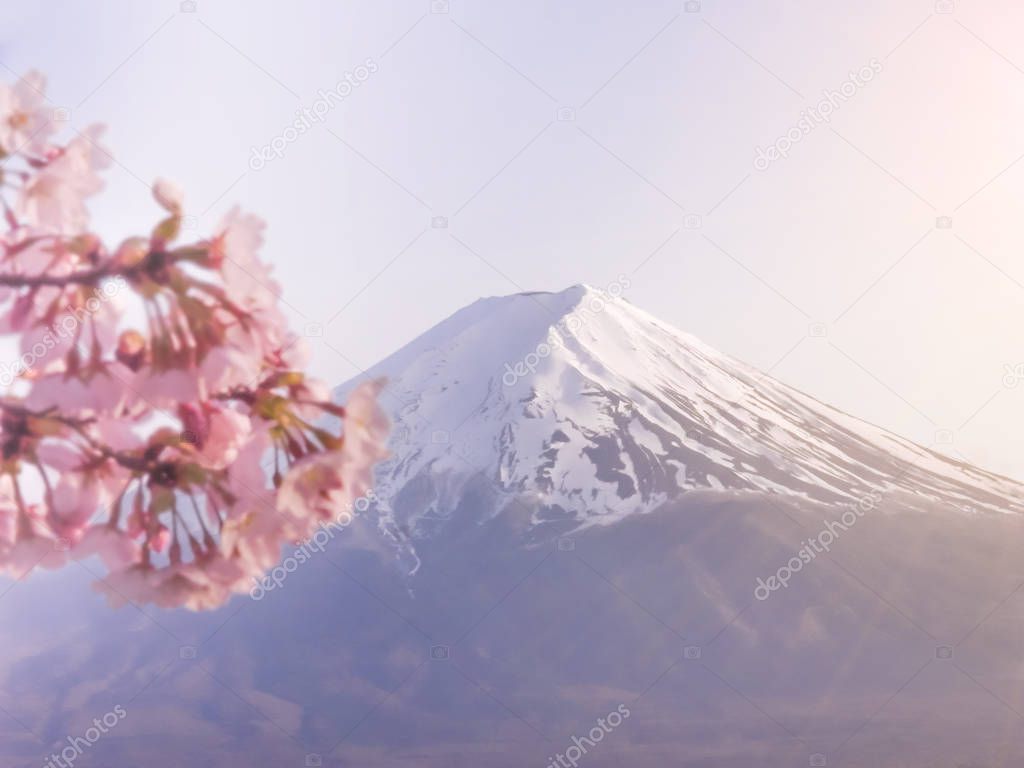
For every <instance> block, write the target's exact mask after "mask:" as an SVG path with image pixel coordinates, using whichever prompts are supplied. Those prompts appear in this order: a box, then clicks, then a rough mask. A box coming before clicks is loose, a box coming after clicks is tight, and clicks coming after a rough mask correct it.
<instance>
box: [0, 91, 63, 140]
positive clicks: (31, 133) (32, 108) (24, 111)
mask: <svg viewBox="0 0 1024 768" xmlns="http://www.w3.org/2000/svg"><path fill="white" fill-rule="evenodd" d="M45 91H46V78H45V77H43V76H42V75H41V74H40V73H39V72H29V73H28V74H26V75H25V76H24V77H22V78H21V79H19V80H18V81H17V82H15V83H14V85H7V84H4V83H0V148H2V149H3V150H4V151H5V152H6V153H7V154H14V153H17V152H28V153H31V154H39V153H41V152H42V151H44V150H45V147H46V141H47V139H48V138H49V137H50V136H51V135H52V134H53V133H54V131H55V130H56V126H55V125H54V122H53V110H52V109H50V108H48V107H47V106H46V97H45V96H44V95H43V94H44V92H45Z"/></svg>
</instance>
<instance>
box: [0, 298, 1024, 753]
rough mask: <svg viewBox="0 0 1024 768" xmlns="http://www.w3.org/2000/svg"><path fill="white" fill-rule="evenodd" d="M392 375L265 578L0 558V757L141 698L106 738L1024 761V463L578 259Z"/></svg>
mask: <svg viewBox="0 0 1024 768" xmlns="http://www.w3.org/2000/svg"><path fill="white" fill-rule="evenodd" d="M366 375H367V376H379V375H386V376H387V377H388V378H389V382H390V383H389V385H388V387H387V389H386V390H385V394H384V404H385V406H386V407H387V408H388V409H389V410H390V411H391V413H392V415H393V417H394V419H395V434H394V438H393V440H392V444H391V451H392V454H393V458H392V459H391V460H390V461H389V462H388V463H387V464H386V465H383V466H381V467H380V468H379V471H378V477H377V484H376V494H377V497H378V498H379V499H380V504H379V505H378V506H377V507H376V508H374V509H372V510H370V511H369V512H367V513H366V514H364V515H360V516H357V518H356V520H355V522H354V523H353V524H351V525H349V526H347V527H345V528H343V529H338V530H335V531H334V532H333V535H332V537H331V541H330V542H329V543H328V544H327V545H326V546H325V547H323V548H322V549H321V548H319V547H318V548H315V549H314V548H310V547H309V546H306V548H305V549H301V550H295V551H285V552H284V553H283V556H284V558H285V559H284V561H283V563H282V566H281V569H280V570H279V571H278V572H277V573H276V575H275V578H276V582H275V583H274V585H273V588H269V587H268V588H267V589H266V590H265V591H264V593H263V594H258V595H255V596H254V597H253V598H249V597H245V596H239V597H238V598H236V599H235V600H234V601H233V602H232V603H231V604H229V605H228V606H226V607H225V608H223V609H222V610H220V611H216V612H212V613H203V614H191V613H187V612H183V611H172V612H168V611H158V610H155V609H152V608H150V607H141V608H138V609H136V608H134V607H130V606H129V607H127V608H124V609H122V610H120V611H112V610H111V609H110V608H109V607H108V606H107V604H106V602H105V600H104V599H103V598H102V597H101V596H100V595H98V594H95V593H94V592H92V591H91V589H90V586H89V585H90V582H91V581H92V580H93V576H92V575H91V574H88V573H84V572H82V573H76V572H74V570H65V571H62V572H59V573H53V574H43V575H37V574H33V575H32V576H31V577H30V578H28V579H24V580H22V581H20V582H10V583H4V584H0V648H2V649H3V653H2V654H0V763H2V764H3V765H10V766H12V767H13V768H30V767H32V766H38V765H42V764H45V762H46V760H47V759H48V758H46V757H44V755H47V754H49V753H50V752H52V751H58V752H59V751H60V749H61V748H62V747H63V746H66V745H67V739H69V738H72V737H76V736H81V735H82V734H85V733H86V732H87V729H88V728H89V727H90V725H91V724H92V721H93V718H97V717H100V718H102V717H103V714H104V713H108V712H111V711H113V710H114V708H115V707H116V706H122V707H123V708H124V710H125V711H126V713H127V716H126V717H125V718H124V719H123V721H121V722H120V723H119V724H118V725H117V726H116V728H115V729H113V730H112V731H111V733H109V734H106V735H104V736H103V737H102V738H101V739H99V740H98V741H96V742H95V743H94V744H91V746H88V748H87V750H88V751H87V754H85V755H84V756H83V757H82V763H81V764H82V765H85V764H86V762H88V763H89V764H91V765H118V766H120V765H146V766H149V768H172V767H176V766H180V765H198V766H219V765H225V764H227V765H247V766H254V768H280V766H303V765H305V766H314V767H315V766H329V767H330V768H338V767H340V766H374V768H450V767H451V766H469V765H473V766H485V767H486V768H522V766H529V765H536V766H538V767H539V768H540V767H549V766H559V768H566V766H572V768H580V766H585V767H586V768H591V767H592V768H622V767H624V766H625V767H626V768H655V767H658V768H660V767H661V766H665V765H679V766H688V767H694V768H697V767H699V768H779V766H812V768H813V766H828V768H836V767H838V768H867V766H876V765H885V766H894V767H900V768H982V766H988V767H992V766H1019V765H1024V740H1022V739H1021V738H1020V735H1019V734H1020V720H1021V719H1024V664H1022V662H1021V654H1020V648H1021V644H1022V642H1024V557H1022V553H1024V515H1021V514H1020V513H1021V507H1022V504H1024V494H1022V489H1021V486H1019V485H1017V484H1016V483H1014V482H1012V481H1010V480H1008V479H1005V478H1000V477H997V476H995V475H991V474H989V473H986V472H984V471H982V470H979V469H976V468H973V467H969V466H965V465H962V464H957V463H955V462H952V461H950V460H948V459H946V458H943V457H942V456H939V455H937V454H935V453H933V452H931V451H929V450H927V449H925V448H922V447H920V446H916V445H914V444H912V443H910V442H908V441H906V440H903V439H901V438H899V437H897V436H895V435H893V434H890V433H888V432H886V431H884V430H881V429H878V428H877V427H873V426H871V425H869V424H866V423H864V422H861V421H858V420H857V419H854V418H852V417H850V416H847V415H845V414H842V413H840V412H839V411H836V410H835V409H833V408H830V407H828V406H826V405H823V404H821V403H819V402H817V401H815V400H813V399H812V398H810V397H808V396H806V395H803V394H801V393H799V392H797V391H795V390H793V389H791V388H789V387H786V386H784V385H782V384H781V383H779V382H777V381H774V380H773V379H771V378H769V377H765V376H762V375H761V374H759V373H758V372H757V371H756V370H754V369H752V368H750V367H748V366H745V365H743V364H742V363H739V362H737V361H735V360H732V359H730V358H728V357H727V356H725V355H722V354H719V353H717V352H715V351H714V350H712V349H710V348H708V347H707V346H706V345H704V344H702V343H700V342H699V341H697V340H696V339H694V338H692V337H690V336H687V335H686V334H683V333H681V332H679V331H677V330H674V329H672V328H670V327H668V326H667V325H665V324H664V323H661V322H659V321H658V320H656V319H654V318H652V317H650V316H649V315H647V314H645V313H644V312H642V311H640V310H639V309H636V308H635V307H633V306H632V305H631V304H629V303H628V302H626V301H625V300H624V299H622V298H621V297H616V296H614V295H612V293H611V292H610V291H609V292H608V293H606V292H601V291H595V290H593V289H591V288H587V287H584V286H576V287H573V288H570V289H568V290H566V291H563V292H561V293H532V294H519V295H515V296H508V297H500V298H490V299H483V300H481V301H478V302H476V303H475V304H472V305H471V306H469V307H466V308H465V309H463V310H461V311H459V312H457V313H455V314H454V315H452V316H451V317H450V318H449V319H447V320H445V321H444V322H442V323H440V324H439V325H437V326H436V327H435V328H433V329H431V330H428V331H427V332H426V333H425V334H424V335H422V336H421V337H419V338H418V339H416V340H414V341H413V342H412V343H410V344H408V345H407V346H405V347H404V348H402V349H401V350H399V351H397V352H396V353H395V354H394V355H392V356H390V357H389V358H387V359H386V360H384V361H382V362H381V363H380V364H379V365H376V366H374V367H373V368H372V369H371V370H370V371H368V372H367V374H366ZM361 378H362V377H361ZM353 385H354V382H350V383H349V384H347V385H345V386H342V387H340V388H339V390H338V397H339V399H344V396H345V392H346V391H347V390H348V389H350V388H351V386H353ZM76 570H77V569H76ZM624 712H628V717H627V716H625V715H624V714H623V715H622V717H621V718H619V715H618V714H617V715H615V716H614V717H613V715H612V713H619V714H621V713H624ZM602 724H603V725H602ZM584 750H585V754H584Z"/></svg>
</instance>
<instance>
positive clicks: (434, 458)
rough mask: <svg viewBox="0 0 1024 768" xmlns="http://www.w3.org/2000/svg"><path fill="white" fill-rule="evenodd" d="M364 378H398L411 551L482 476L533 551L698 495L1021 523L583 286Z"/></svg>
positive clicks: (985, 492) (440, 336)
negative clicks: (515, 507)
mask: <svg viewBox="0 0 1024 768" xmlns="http://www.w3.org/2000/svg"><path fill="white" fill-rule="evenodd" d="M615 293H621V292H620V291H616V292H615ZM367 376H371V377H377V376H383V377H386V378H387V380H388V386H387V390H386V394H385V405H386V406H387V407H388V408H389V409H390V411H391V413H392V417H393V419H394V421H395V423H396V430H395V435H394V438H393V441H392V446H391V448H392V452H393V454H394V459H393V460H392V461H390V462H388V463H387V464H385V465H383V466H382V467H381V470H380V472H379V475H378V482H377V489H378V493H379V495H380V496H381V497H383V498H386V499H388V500H390V506H391V510H390V512H389V513H388V515H387V516H386V520H385V523H386V524H387V525H390V526H392V527H393V528H394V529H395V530H396V531H398V532H399V533H400V534H401V535H403V536H405V537H407V538H408V539H410V540H411V541H413V542H415V541H416V540H417V539H420V538H423V537H425V536H430V535H433V534H434V533H435V532H436V531H437V530H438V529H439V528H443V527H444V524H445V521H446V519H447V518H448V516H449V515H450V514H451V513H452V511H453V510H455V509H456V508H457V507H458V505H459V502H460V499H461V498H462V497H463V495H464V493H465V491H466V489H467V487H468V486H469V485H470V484H472V483H473V482H475V481H479V480H481V479H482V480H484V481H486V483H487V484H489V485H490V486H491V490H492V491H493V493H494V494H495V498H494V499H493V500H492V501H491V502H490V504H489V505H488V506H489V507H490V509H489V510H486V511H483V512H482V514H493V513H497V512H498V511H500V509H501V508H502V506H503V504H504V503H507V501H508V500H509V499H511V498H514V499H516V500H517V501H519V502H521V503H523V504H525V505H527V506H528V507H529V508H530V510H531V514H532V519H531V522H532V527H533V533H534V534H535V535H536V536H537V537H543V536H545V535H550V534H552V533H553V532H558V533H564V532H568V531H572V530H579V529H582V528H586V527H589V526H592V525H610V524H613V523H615V522H617V521H619V520H622V519H623V518H624V517H626V516H629V515H632V514H638V513H646V512H650V511H652V510H654V509H657V508H658V507H660V506H662V505H664V504H665V503H666V502H668V501H671V500H675V499H678V498H680V497H681V496H682V495H684V494H686V493H688V492H691V491H694V490H699V489H714V490H724V489H728V490H733V491H740V492H761V493H767V494H773V495H777V496H783V497H788V498H798V499H803V500H807V501H813V502H819V503H824V504H850V505H857V504H864V503H865V502H867V503H871V499H873V498H875V497H876V496H878V495H879V494H881V495H883V496H889V497H891V496H894V495H900V494H902V495H905V496H907V497H916V498H919V499H928V500H931V501H934V502H937V503H941V504H948V505H952V506H954V507H956V508H959V509H963V510H968V511H985V512H1010V511H1013V512H1020V511H1022V509H1024V507H1022V504H1024V494H1022V489H1021V486H1019V485H1018V484H1016V483H1014V482H1013V481H1010V480H1007V479H1005V478H1001V477H998V476H996V475H992V474H989V473H986V472H983V471H981V470H978V469H976V468H974V467H971V466H970V465H966V464H961V463H957V462H954V461H952V460H950V459H948V458H946V457H944V456H942V455H940V454H938V453H935V452H933V451H930V450H928V449H926V448H922V447H921V446H918V445H915V444H913V443H911V442H909V441H907V440H905V439H902V438H900V437H898V436H897V435H894V434H892V433H890V432H887V431H885V430H883V429H879V428H878V427H875V426H873V425H871V424H868V423H866V422H863V421H860V420H857V419H855V418H852V417H850V416H848V415H846V414H844V413H842V412H840V411H838V410H836V409H834V408H831V407H829V406H827V405H824V404H823V403H820V402H818V401H816V400H814V399H813V398H811V397H809V396H807V395H805V394H803V393H801V392H798V391H797V390H795V389H793V388H791V387H788V386H786V385H784V384H782V383H780V382H778V381H776V380H774V379H772V378H770V377H768V376H764V375H762V374H760V373H759V372H758V371H757V370H755V369H753V368H751V367H749V366H747V365H745V364H743V363H741V362H739V361H737V360H734V359H732V358H730V357H728V356H726V355H723V354H721V353H719V352H716V351H715V350H714V349H712V348H711V347H709V346H707V345H706V344H703V343H702V342H700V341H699V340H697V339H696V338H694V337H693V336H690V335H688V334H685V333H683V332H681V331H678V330H676V329H674V328H672V327H670V326H668V325H667V324H665V323H662V322H660V321H658V320H657V319H655V318H653V317H651V316H650V315H648V314H647V313H645V312H643V311H642V310H640V309H637V308H636V307H634V306H633V305H632V304H630V303H629V302H628V301H626V300H625V299H623V298H621V296H616V295H613V294H612V293H609V292H606V291H601V290H597V289H594V288H591V287H588V286H584V285H577V286H573V287H571V288H569V289H567V290H565V291H562V292H560V293H522V294H515V295H512V296H504V297H497V298H486V299H481V300H479V301H477V302H475V303H473V304H471V305H470V306H468V307H466V308H464V309H462V310H460V311H458V312H456V313H455V314H454V315H452V316H451V317H450V318H448V319H447V320H445V321H444V322H442V323H440V324H438V325H437V326H436V327H434V328H433V329H431V330H429V331H427V332H426V333H424V334H423V335H422V336H420V337H419V338H417V339H415V340H414V341H412V342H411V343H409V344H408V345H406V346H405V347H403V348H402V349H400V350H399V351H397V352H396V353H394V354H393V355H391V356H390V357H388V358H387V359H385V360H384V361H382V362H381V363H379V364H378V365H376V366H374V367H373V368H372V369H371V370H370V371H368V372H367ZM348 386H351V383H350V385H348ZM348 386H345V387H342V388H341V390H340V392H341V393H342V395H343V393H344V392H345V391H346V389H348Z"/></svg>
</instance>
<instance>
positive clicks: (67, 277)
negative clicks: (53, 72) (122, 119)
mask: <svg viewBox="0 0 1024 768" xmlns="http://www.w3.org/2000/svg"><path fill="white" fill-rule="evenodd" d="M44 85H45V83H44V80H43V78H42V77H41V76H40V75H38V74H30V75H28V76H26V77H25V78H23V79H22V80H20V81H18V82H17V83H16V84H14V85H13V86H9V87H8V86H6V85H3V84H0V205H2V207H3V213H4V217H5V220H6V224H7V226H6V229H5V230H4V231H2V232H0V333H3V334H7V335H10V336H12V337H13V338H14V339H16V340H17V341H18V343H19V344H20V349H21V352H22V360H21V364H20V365H18V366H16V369H15V370H14V373H13V376H12V377H10V386H8V387H6V388H5V390H4V391H3V393H2V394H0V573H4V574H7V575H9V576H14V577H19V578H20V577H21V576H23V575H24V574H26V573H27V572H29V571H30V570H32V569H33V568H35V567H36V566H40V567H46V568H55V567H60V566H62V565H64V564H66V563H69V562H72V561H75V560H81V559H84V558H90V557H93V556H98V557H100V558H102V560H103V562H104V563H105V565H106V568H107V569H108V573H107V574H106V576H105V578H103V579H102V580H101V581H100V582H99V584H98V587H99V588H100V589H101V590H103V591H105V592H106V593H107V594H108V596H109V597H110V598H111V600H112V601H113V602H114V603H121V602H124V601H132V602H152V603H155V604H157V605H160V606H163V607H168V608H173V607H186V608H190V609H206V608H215V607H217V606H219V605H221V604H223V603H224V602H225V601H226V600H227V599H228V598H229V597H230V596H231V594H232V593H247V592H248V591H249V589H250V587H251V586H252V583H253V580H254V579H258V578H259V577H261V576H262V575H263V574H264V573H265V572H266V571H267V570H268V569H270V568H272V567H273V566H274V565H275V564H276V563H277V562H278V561H279V559H280V555H281V549H282V546H283V545H284V544H285V543H287V542H291V541H295V540H301V539H305V538H307V537H308V536H309V535H311V533H312V532H313V531H314V529H315V528H316V526H317V525H318V524H320V523H321V522H326V521H328V520H332V519H334V518H336V517H337V515H338V513H339V512H340V511H342V510H344V509H348V508H351V506H352V505H353V504H354V502H355V501H356V500H357V499H358V498H359V497H361V496H363V495H364V494H365V493H366V492H367V491H368V490H369V487H370V482H371V473H372V469H373V466H374V464H375V463H376V462H377V461H379V460H381V459H382V458H384V456H385V450H384V446H385V442H386V437H387V431H388V423H387V419H386V418H385V416H384V414H383V413H382V411H381V409H380V408H379V406H378V404H377V395H378V393H379V390H380V386H381V384H380V383H379V382H375V383H369V384H365V385H363V386H361V387H360V388H359V389H357V390H356V391H355V393H354V394H353V395H352V397H351V399H350V401H349V403H348V404H347V405H346V406H344V407H342V406H339V405H336V404H334V403H333V402H332V401H331V399H330V394H329V392H328V390H327V388H326V387H325V386H324V385H323V384H321V383H320V382H317V381H314V380H312V379H310V378H308V377H307V376H306V375H305V374H304V373H303V369H304V367H305V365H306V362H307V360H306V350H305V347H304V344H303V343H302V340H301V339H300V338H297V337H296V336H295V335H293V334H292V333H290V332H289V331H288V328H287V323H286V321H285V318H284V316H283V314H282V312H281V309H280V306H279V301H278V292H279V289H278V285H277V284H276V283H275V281H274V278H273V276H272V275H271V271H270V268H269V267H268V266H267V265H266V264H265V263H264V262H263V261H261V260H260V258H259V255H258V254H259V250H260V247H261V246H262V243H263V223H262V222H261V221H260V220H259V219H258V218H256V217H254V216H251V215H248V214H243V213H241V212H239V211H237V210H233V211H231V212H230V213H229V214H228V215H227V216H226V217H225V218H224V220H223V221H222V222H221V223H220V225H219V226H218V227H217V229H216V231H215V233H214V234H213V236H212V237H210V238H208V239H205V240H201V241H199V242H194V243H181V242H179V237H180V235H181V229H182V218H183V199H182V194H181V192H180V190H178V189H177V188H176V187H175V186H174V185H172V184H170V183H168V182H165V181H159V182H157V183H156V184H155V185H154V188H153V195H154V198H155V199H156V202H157V203H158V204H159V206H160V207H161V208H163V210H164V212H165V215H164V216H163V217H162V220H160V221H159V223H157V225H156V226H155V228H154V229H153V231H152V232H151V234H150V235H149V236H147V237H133V238H130V239H128V240H126V241H124V242H122V243H121V244H120V245H118V246H117V247H114V248H107V247H106V246H105V245H104V244H103V242H102V241H101V240H100V238H99V237H98V236H97V235H95V234H94V233H92V232H91V231H90V230H89V229H88V224H89V220H88V216H87V211H86V201H87V199H88V198H89V197H90V196H92V195H94V194H96V193H97V192H98V191H99V190H100V189H101V188H102V181H101V178H100V172H101V171H102V170H103V169H104V168H105V167H106V166H107V165H108V164H109V155H108V154H107V152H106V150H104V149H103V148H102V147H101V146H100V144H99V138H100V133H101V131H100V129H98V128H91V129H89V130H86V131H83V132H80V133H78V134H77V136H76V137H75V138H73V139H71V141H69V142H68V143H66V144H63V145H61V144H57V143H54V141H53V134H54V133H55V125H54V121H53V113H52V110H51V109H50V108H49V107H48V105H47V101H46V99H45V96H44V92H43V89H44Z"/></svg>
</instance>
